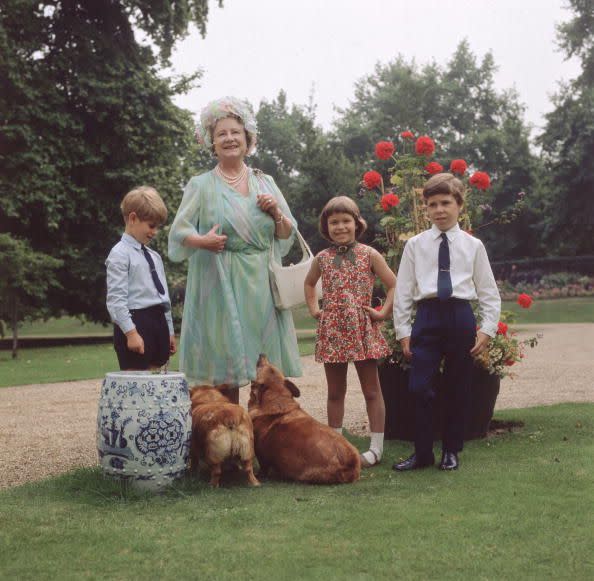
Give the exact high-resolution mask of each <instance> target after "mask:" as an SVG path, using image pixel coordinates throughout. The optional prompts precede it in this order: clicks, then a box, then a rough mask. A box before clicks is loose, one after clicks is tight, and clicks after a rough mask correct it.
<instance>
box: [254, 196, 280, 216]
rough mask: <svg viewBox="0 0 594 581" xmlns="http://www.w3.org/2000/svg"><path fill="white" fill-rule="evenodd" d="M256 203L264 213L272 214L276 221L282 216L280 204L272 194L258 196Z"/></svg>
mask: <svg viewBox="0 0 594 581" xmlns="http://www.w3.org/2000/svg"><path fill="white" fill-rule="evenodd" d="M256 200H257V201H256V203H257V204H258V207H259V208H260V210H262V212H266V213H267V214H270V215H271V216H272V218H273V219H274V220H277V219H278V217H279V214H280V210H279V209H278V202H277V201H276V198H275V197H274V196H271V195H270V194H258V195H257V196H256Z"/></svg>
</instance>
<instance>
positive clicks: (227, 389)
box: [215, 383, 232, 401]
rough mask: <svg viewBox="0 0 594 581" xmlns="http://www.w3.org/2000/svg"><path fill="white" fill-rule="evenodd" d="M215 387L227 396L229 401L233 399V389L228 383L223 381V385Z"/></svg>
mask: <svg viewBox="0 0 594 581" xmlns="http://www.w3.org/2000/svg"><path fill="white" fill-rule="evenodd" d="M215 389H216V390H217V391H219V392H220V393H221V395H223V396H225V397H226V398H227V399H228V400H229V401H231V396H232V394H231V391H232V388H230V387H229V386H228V385H227V384H226V383H222V384H221V385H215Z"/></svg>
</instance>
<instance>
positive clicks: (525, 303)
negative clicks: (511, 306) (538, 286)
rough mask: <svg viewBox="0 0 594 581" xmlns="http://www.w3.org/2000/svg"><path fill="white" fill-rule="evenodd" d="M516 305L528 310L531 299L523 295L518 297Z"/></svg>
mask: <svg viewBox="0 0 594 581" xmlns="http://www.w3.org/2000/svg"><path fill="white" fill-rule="evenodd" d="M518 305H520V306H521V307H522V308H523V309H529V308H530V305H532V297H531V296H530V295H527V294H525V293H522V294H521V295H518Z"/></svg>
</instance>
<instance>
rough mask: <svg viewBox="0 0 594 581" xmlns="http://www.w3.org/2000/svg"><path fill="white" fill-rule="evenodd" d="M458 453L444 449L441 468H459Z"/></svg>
mask: <svg viewBox="0 0 594 581" xmlns="http://www.w3.org/2000/svg"><path fill="white" fill-rule="evenodd" d="M458 464H459V462H458V454H456V452H448V451H447V450H444V451H443V453H442V455H441V462H440V463H439V469H440V470H458Z"/></svg>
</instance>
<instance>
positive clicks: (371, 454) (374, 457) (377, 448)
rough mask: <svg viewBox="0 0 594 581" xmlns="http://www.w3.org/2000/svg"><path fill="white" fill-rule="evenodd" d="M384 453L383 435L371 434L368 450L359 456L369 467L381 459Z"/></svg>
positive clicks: (381, 433)
mask: <svg viewBox="0 0 594 581" xmlns="http://www.w3.org/2000/svg"><path fill="white" fill-rule="evenodd" d="M383 452H384V433H383V432H371V442H370V443H369V450H367V452H364V453H363V454H361V455H362V456H363V458H365V460H367V462H368V463H369V464H371V465H373V464H376V463H377V462H379V461H380V460H381V459H382V454H383Z"/></svg>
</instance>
